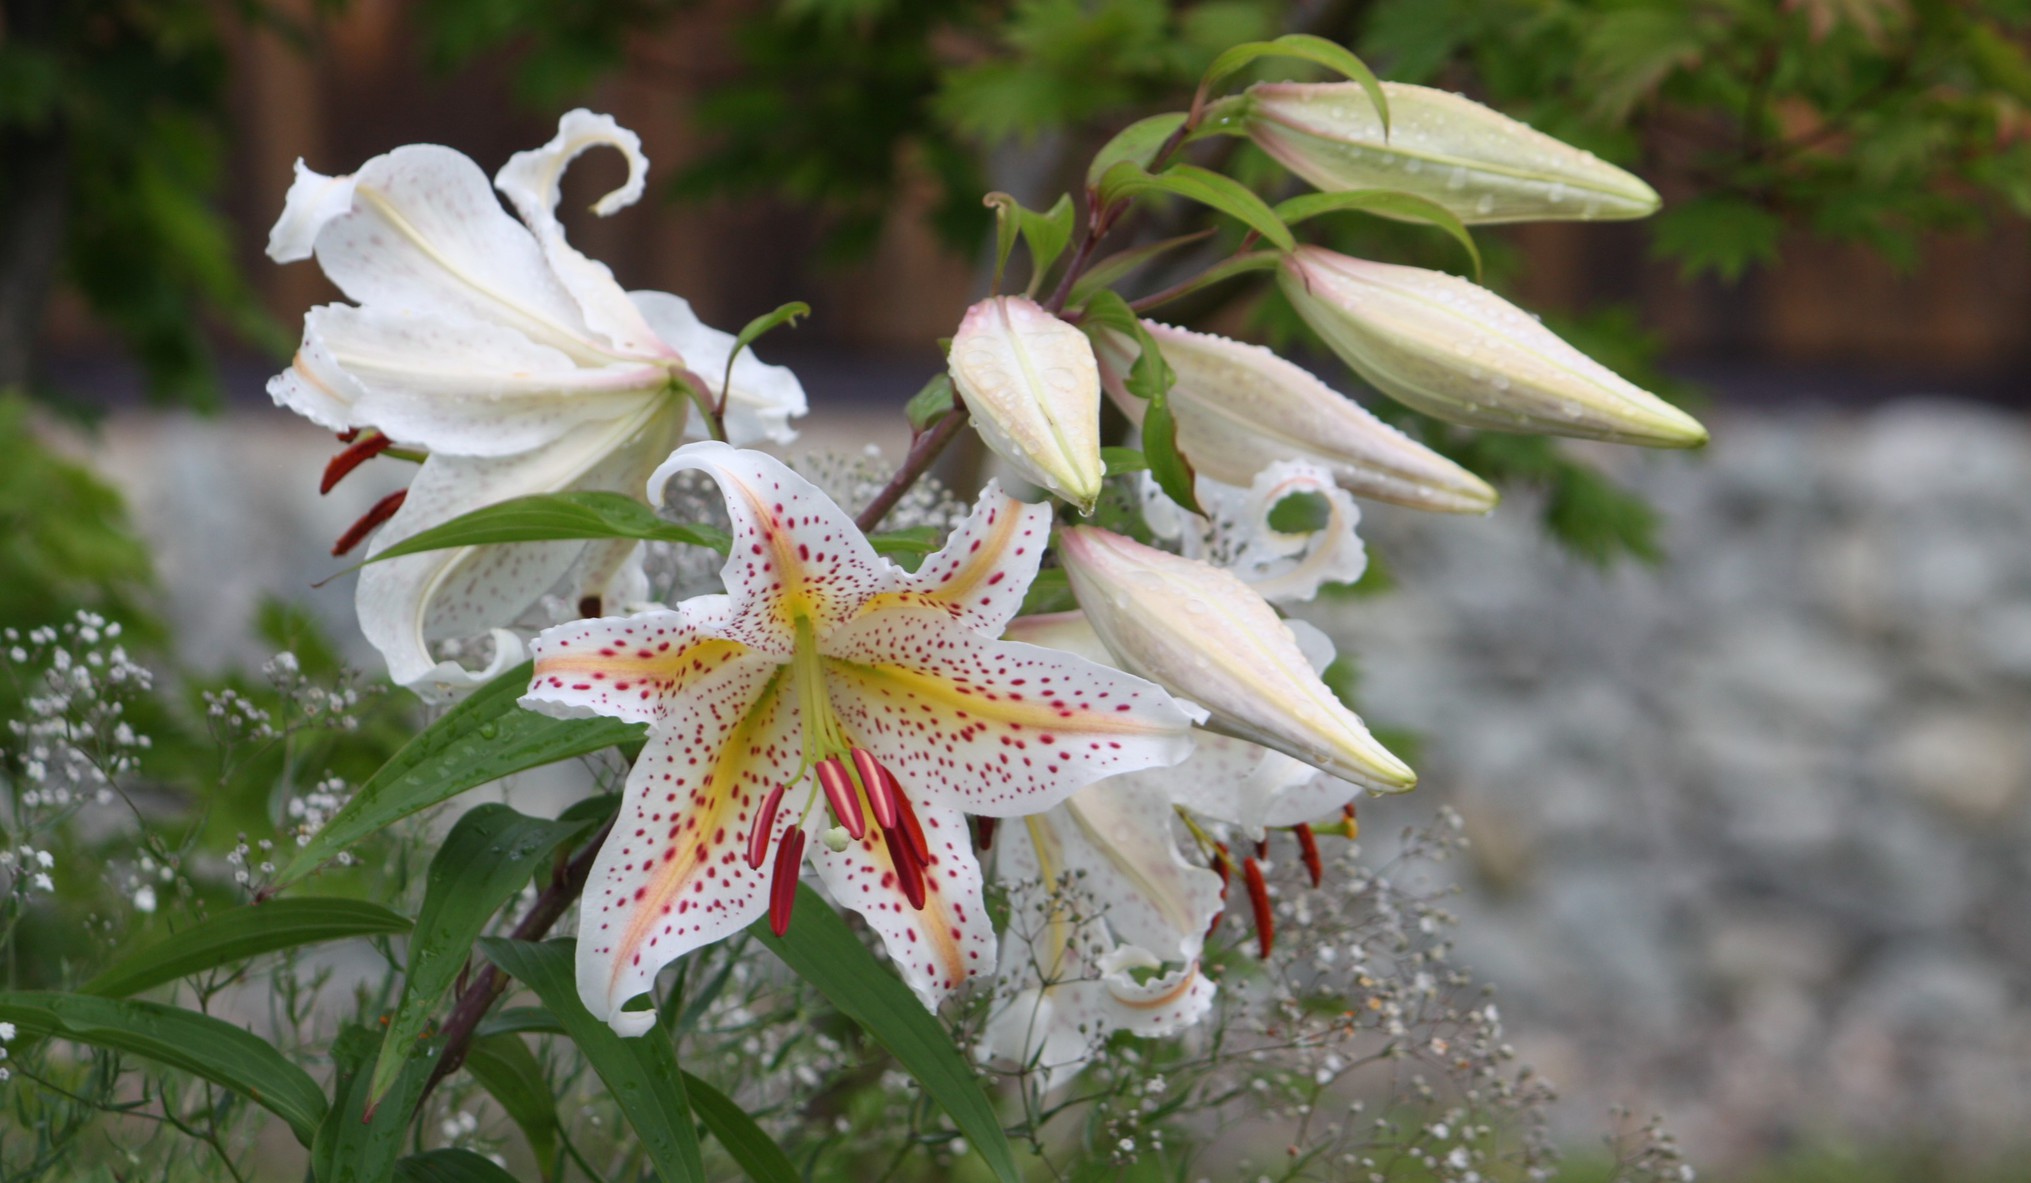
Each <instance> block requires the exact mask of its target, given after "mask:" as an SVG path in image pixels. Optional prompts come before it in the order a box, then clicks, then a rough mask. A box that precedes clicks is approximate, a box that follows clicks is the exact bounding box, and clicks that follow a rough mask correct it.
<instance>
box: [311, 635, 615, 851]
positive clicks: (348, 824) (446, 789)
mask: <svg viewBox="0 0 2031 1183" xmlns="http://www.w3.org/2000/svg"><path fill="white" fill-rule="evenodd" d="M531 668H532V667H531V665H530V664H529V663H527V662H524V663H523V664H521V665H519V666H516V667H515V668H514V669H512V670H509V671H508V672H507V673H505V674H502V675H501V676H500V677H498V678H495V679H494V680H493V681H491V682H489V683H487V684H486V685H485V686H482V687H480V688H479V689H478V690H476V691H474V692H473V693H472V695H471V697H469V698H467V699H466V700H465V701H464V702H461V703H459V704H458V705H457V706H455V707H453V708H452V709H451V710H450V711H448V712H446V713H445V715H444V717H443V718H441V719H439V720H437V722H435V723H432V724H431V725H430V726H428V727H426V728H424V729H423V730H422V731H421V732H419V733H418V734H417V736H416V737H415V738H414V739H412V740H410V741H409V742H408V743H406V744H404V745H403V746H402V750H401V751H399V752H396V753H395V754H394V755H393V756H392V757H390V758H389V760H388V762H387V763H386V764H383V765H382V766H381V769H380V771H378V772H376V773H374V775H373V776H372V777H370V778H368V780H367V783H366V784H364V785H361V786H360V790H359V792H357V793H354V794H353V798H352V800H350V801H348V802H346V803H345V806H344V807H343V808H341V809H340V810H339V811H338V813H336V814H334V815H333V816H332V819H331V820H330V821H328V822H326V823H325V825H324V828H322V829H320V830H319V831H318V832H317V834H316V836H315V837H313V838H312V839H311V840H310V844H309V845H307V846H305V847H304V848H303V849H302V850H300V851H298V852H297V855H296V858H295V859H294V860H292V861H291V862H290V864H289V865H288V866H287V867H285V868H283V870H282V874H281V876H280V877H279V878H278V879H277V880H276V883H277V885H278V886H281V885H285V884H289V883H292V882H294V881H296V880H298V879H301V878H302V877H303V876H305V875H307V874H309V873H310V872H311V871H312V870H313V869H315V868H316V867H317V866H318V865H319V864H320V863H323V862H324V861H325V860H326V859H329V858H331V857H332V856H334V855H336V854H338V853H339V852H340V851H342V850H344V849H345V848H346V847H348V846H351V845H352V844H353V843H355V842H358V841H360V840H361V839H363V838H365V837H367V836H368V835H371V834H374V833H377V832H379V831H380V830H381V829H382V828H383V827H385V826H388V825H390V824H392V823H394V822H397V821H400V820H401V819H402V818H405V817H408V816H409V815H410V814H412V813H415V812H416V811H418V810H420V809H428V808H429V807H430V806H432V805H436V804H437V803H438V802H440V801H448V800H450V799H451V798H453V797H456V796H457V795H458V794H460V793H463V792H465V791H466V790H467V789H471V788H475V787H477V786H479V785H483V784H486V783H487V782H488V781H494V780H499V779H500V778H502V777H504V776H507V775H509V774H511V773H516V772H521V771H524V770H526V769H530V768H538V767H541V766H542V765H545V764H554V763H556V762H557V761H559V760H569V759H571V758H572V757H574V756H583V755H585V754H587V753H588V752H596V751H599V750H600V749H601V748H610V747H613V746H615V745H617V744H627V743H632V742H636V741H639V740H640V739H641V737H642V734H643V732H644V730H645V728H644V727H643V726H642V725H641V724H629V723H621V722H619V721H618V720H614V719H605V718H599V719H553V718H551V717H550V716H548V715H539V714H537V713H536V712H534V711H525V710H523V709H522V708H521V707H519V706H516V705H515V700H516V699H517V698H520V697H521V696H522V694H523V692H524V691H526V690H527V689H528V688H529V671H530V669H531Z"/></svg>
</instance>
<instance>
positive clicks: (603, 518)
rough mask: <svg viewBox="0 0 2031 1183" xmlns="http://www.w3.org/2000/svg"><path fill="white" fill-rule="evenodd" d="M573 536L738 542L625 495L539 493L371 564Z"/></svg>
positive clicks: (413, 541)
mask: <svg viewBox="0 0 2031 1183" xmlns="http://www.w3.org/2000/svg"><path fill="white" fill-rule="evenodd" d="M572 538H636V539H640V540H642V541H644V542H682V543H688V544H690V545H692V546H709V547H711V548H712V549H714V550H716V551H719V552H721V553H722V554H723V553H725V551H726V548H727V547H728V546H730V545H732V543H731V541H730V540H729V539H728V538H727V536H726V532H725V531H723V530H720V529H718V528H717V527H714V526H699V525H687V524H685V523H682V522H668V521H664V520H663V519H662V518H661V517H658V516H657V514H656V511H655V510H653V509H650V508H649V507H648V506H646V505H644V504H642V503H641V502H640V501H637V500H635V499H634V498H633V497H628V496H625V495H623V494H620V493H584V492H581V493H537V494H533V495H531V496H528V497H511V498H509V499H508V500H506V501H497V502H495V503H494V504H492V505H486V506H481V507H480V508H479V509H475V510H473V511H472V512H470V513H463V514H460V515H459V516H457V517H455V518H453V519H451V520H450V521H448V522H445V523H443V524H442V525H437V526H432V527H431V528H430V529H428V530H420V531H418V532H416V533H415V534H413V535H411V536H409V537H408V538H405V539H403V540H402V541H400V542H398V543H396V544H395V545H393V546H391V547H389V548H388V549H386V550H384V551H382V552H380V553H379V554H377V555H375V556H374V557H373V558H371V559H368V560H367V562H369V563H383V562H386V561H388V560H389V559H396V558H401V557H402V556H403V555H413V554H421V553H422V552H424V551H431V550H451V549H454V548H456V547H461V546H494V545H498V544H500V543H505V542H553V541H557V540H560V539H572Z"/></svg>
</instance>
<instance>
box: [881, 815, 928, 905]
mask: <svg viewBox="0 0 2031 1183" xmlns="http://www.w3.org/2000/svg"><path fill="white" fill-rule="evenodd" d="M906 833H907V831H906V829H905V828H904V827H902V826H896V827H894V828H892V829H887V830H883V831H882V839H883V841H885V842H887V843H888V847H889V862H890V863H892V864H894V866H895V869H896V884H897V886H899V887H901V888H902V889H903V896H904V898H905V899H908V900H909V901H910V906H911V907H912V908H916V909H917V910H919V911H922V910H923V907H924V867H923V864H921V863H919V862H918V861H917V855H916V852H915V851H913V850H911V849H910V841H909V839H908V838H907V837H905V834H906Z"/></svg>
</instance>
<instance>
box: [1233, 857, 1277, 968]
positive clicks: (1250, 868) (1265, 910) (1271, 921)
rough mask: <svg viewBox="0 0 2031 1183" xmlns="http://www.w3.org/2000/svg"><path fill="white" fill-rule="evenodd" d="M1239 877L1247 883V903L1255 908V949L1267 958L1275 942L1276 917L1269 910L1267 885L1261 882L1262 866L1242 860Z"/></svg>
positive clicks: (1253, 861)
mask: <svg viewBox="0 0 2031 1183" xmlns="http://www.w3.org/2000/svg"><path fill="white" fill-rule="evenodd" d="M1241 877H1242V878H1243V879H1244V880H1246V881H1247V882H1248V902H1249V903H1250V904H1252V905H1253V906H1254V908H1255V947H1256V949H1257V951H1258V952H1259V953H1260V954H1261V955H1262V956H1263V957H1268V956H1269V947H1270V945H1271V944H1273V943H1274V942H1275V941H1276V917H1275V916H1274V915H1272V914H1271V913H1270V910H1269V884H1267V883H1264V882H1263V881H1262V864H1260V863H1258V862H1256V861H1255V860H1254V859H1252V858H1250V859H1242V860H1241Z"/></svg>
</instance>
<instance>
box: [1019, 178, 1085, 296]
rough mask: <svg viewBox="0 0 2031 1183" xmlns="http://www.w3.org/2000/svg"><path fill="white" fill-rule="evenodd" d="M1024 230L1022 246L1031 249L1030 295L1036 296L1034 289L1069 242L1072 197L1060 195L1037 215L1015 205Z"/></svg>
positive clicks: (1070, 236)
mask: <svg viewBox="0 0 2031 1183" xmlns="http://www.w3.org/2000/svg"><path fill="white" fill-rule="evenodd" d="M1016 210H1017V212H1018V214H1019V215H1020V217H1021V220H1022V227H1023V243H1024V245H1026V246H1028V247H1029V248H1030V286H1029V294H1030V295H1032V296H1034V295H1036V294H1037V286H1038V285H1039V284H1041V283H1043V281H1044V273H1045V272H1046V271H1049V270H1050V269H1051V265H1052V264H1053V263H1056V262H1057V261H1058V256H1059V255H1062V254H1064V253H1065V248H1066V247H1067V246H1069V245H1071V242H1072V198H1071V195H1070V194H1066V193H1060V194H1059V195H1058V200H1057V201H1055V202H1053V203H1052V205H1051V208H1050V209H1047V210H1045V211H1044V212H1043V213H1038V212H1037V211H1035V210H1033V209H1025V208H1023V207H1022V206H1017V207H1016Z"/></svg>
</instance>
